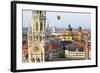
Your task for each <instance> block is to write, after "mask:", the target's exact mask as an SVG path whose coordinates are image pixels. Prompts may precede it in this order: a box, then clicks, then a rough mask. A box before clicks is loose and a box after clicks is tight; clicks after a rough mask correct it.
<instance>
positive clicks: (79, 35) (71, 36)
mask: <svg viewBox="0 0 100 73" xmlns="http://www.w3.org/2000/svg"><path fill="white" fill-rule="evenodd" d="M81 31H82V30H81V27H79V29H78V31H77V35H74V34H73V33H72V28H71V26H70V25H69V27H68V29H67V31H66V34H64V35H60V36H59V39H61V40H70V41H72V40H73V39H74V40H78V41H81V38H82V32H81Z"/></svg>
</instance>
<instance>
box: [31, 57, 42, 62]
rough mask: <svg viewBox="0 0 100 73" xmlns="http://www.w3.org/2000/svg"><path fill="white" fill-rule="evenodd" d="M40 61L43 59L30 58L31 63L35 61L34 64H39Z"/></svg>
mask: <svg viewBox="0 0 100 73" xmlns="http://www.w3.org/2000/svg"><path fill="white" fill-rule="evenodd" d="M42 60H43V59H40V58H37V59H34V58H32V59H31V61H32V62H35V61H36V62H40V61H42Z"/></svg>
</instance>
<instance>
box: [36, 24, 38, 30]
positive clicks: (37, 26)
mask: <svg viewBox="0 0 100 73" xmlns="http://www.w3.org/2000/svg"><path fill="white" fill-rule="evenodd" d="M36 31H38V22H36Z"/></svg>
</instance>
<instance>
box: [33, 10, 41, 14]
mask: <svg viewBox="0 0 100 73" xmlns="http://www.w3.org/2000/svg"><path fill="white" fill-rule="evenodd" d="M33 13H37V14H39V13H40V14H41V13H43V12H42V11H33Z"/></svg>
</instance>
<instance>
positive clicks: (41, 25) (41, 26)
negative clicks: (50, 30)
mask: <svg viewBox="0 0 100 73" xmlns="http://www.w3.org/2000/svg"><path fill="white" fill-rule="evenodd" d="M42 30H43V24H42V22H40V31H42Z"/></svg>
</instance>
